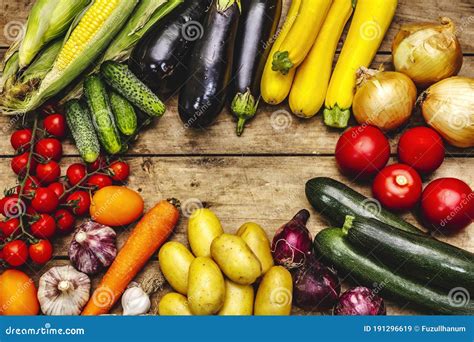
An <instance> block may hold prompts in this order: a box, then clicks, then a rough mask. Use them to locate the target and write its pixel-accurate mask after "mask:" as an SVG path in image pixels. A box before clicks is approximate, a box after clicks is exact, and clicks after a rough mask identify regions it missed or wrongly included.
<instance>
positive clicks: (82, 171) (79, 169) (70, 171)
mask: <svg viewBox="0 0 474 342" xmlns="http://www.w3.org/2000/svg"><path fill="white" fill-rule="evenodd" d="M86 175H87V170H86V167H85V165H84V164H80V163H75V164H71V165H69V167H68V168H67V171H66V177H67V181H68V182H69V184H70V185H71V186H74V185H77V184H79V183H81V182H82V181H84V180H85V178H86Z"/></svg>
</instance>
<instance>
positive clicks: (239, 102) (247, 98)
mask: <svg viewBox="0 0 474 342" xmlns="http://www.w3.org/2000/svg"><path fill="white" fill-rule="evenodd" d="M258 102H259V101H258V100H255V97H254V96H253V95H252V93H251V92H250V89H248V88H247V91H246V92H245V93H244V94H242V93H237V95H235V97H234V99H233V100H232V104H231V110H232V113H233V114H234V115H235V116H236V117H237V119H238V122H237V136H239V137H240V136H241V135H242V132H243V131H244V128H245V123H246V122H247V120H249V119H251V118H253V117H254V116H255V113H256V112H257V107H258Z"/></svg>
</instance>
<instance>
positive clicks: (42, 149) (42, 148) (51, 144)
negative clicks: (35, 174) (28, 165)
mask: <svg viewBox="0 0 474 342" xmlns="http://www.w3.org/2000/svg"><path fill="white" fill-rule="evenodd" d="M35 152H36V153H38V154H39V155H40V156H41V157H43V158H44V159H47V160H49V159H54V160H55V161H59V159H61V157H62V155H63V146H62V145H61V142H60V141H59V140H58V139H55V138H44V139H41V140H39V141H38V142H37V143H36V146H35Z"/></svg>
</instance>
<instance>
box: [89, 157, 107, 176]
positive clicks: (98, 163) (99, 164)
mask: <svg viewBox="0 0 474 342" xmlns="http://www.w3.org/2000/svg"><path fill="white" fill-rule="evenodd" d="M106 165H107V161H106V159H105V157H104V156H103V155H100V156H99V157H98V158H97V159H96V160H95V162H93V163H90V164H87V170H89V172H94V171H97V170H99V169H103V168H105V166H106Z"/></svg>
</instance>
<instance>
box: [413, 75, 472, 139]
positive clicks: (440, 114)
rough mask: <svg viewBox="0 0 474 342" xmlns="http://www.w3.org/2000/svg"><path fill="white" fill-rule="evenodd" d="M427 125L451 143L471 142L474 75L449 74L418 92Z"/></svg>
mask: <svg viewBox="0 0 474 342" xmlns="http://www.w3.org/2000/svg"><path fill="white" fill-rule="evenodd" d="M419 102H420V103H421V111H422V113H423V117H424V118H425V120H426V122H427V123H428V125H430V126H431V127H433V128H434V129H435V130H436V131H438V133H439V134H441V135H442V136H443V137H444V138H445V139H446V140H447V141H448V142H449V143H450V144H451V145H454V146H457V147H473V146H474V78H467V77H459V76H455V77H450V78H448V79H445V80H442V81H441V82H438V83H436V84H434V85H432V86H431V87H430V88H428V89H427V90H426V91H425V92H423V93H422V94H421V95H420V99H419Z"/></svg>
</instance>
